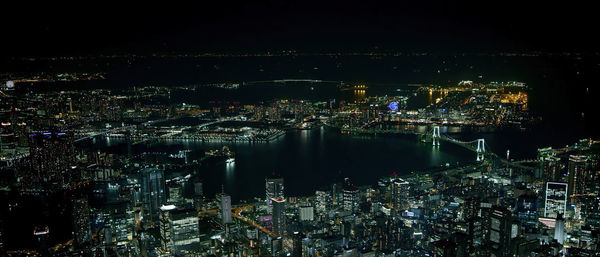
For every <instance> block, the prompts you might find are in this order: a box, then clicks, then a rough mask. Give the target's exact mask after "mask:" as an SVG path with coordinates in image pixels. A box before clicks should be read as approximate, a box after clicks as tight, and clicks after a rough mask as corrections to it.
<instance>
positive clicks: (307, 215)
mask: <svg viewBox="0 0 600 257" xmlns="http://www.w3.org/2000/svg"><path fill="white" fill-rule="evenodd" d="M299 214H300V215H299V216H300V221H310V220H313V219H314V208H313V207H312V206H301V207H300V209H299Z"/></svg>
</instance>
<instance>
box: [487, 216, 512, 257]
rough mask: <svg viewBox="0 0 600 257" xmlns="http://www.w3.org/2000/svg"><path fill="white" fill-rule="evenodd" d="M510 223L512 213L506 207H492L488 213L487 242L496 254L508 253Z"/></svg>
mask: <svg viewBox="0 0 600 257" xmlns="http://www.w3.org/2000/svg"><path fill="white" fill-rule="evenodd" d="M512 225H513V224H512V215H511V212H510V211H509V210H507V209H504V208H501V207H494V208H493V209H492V210H491V212H490V213H489V215H488V221H487V237H486V239H487V244H488V245H489V246H490V248H492V249H493V251H494V252H496V253H497V255H498V256H508V255H509V254H508V253H509V252H510V242H511V235H512V229H513V226H512Z"/></svg>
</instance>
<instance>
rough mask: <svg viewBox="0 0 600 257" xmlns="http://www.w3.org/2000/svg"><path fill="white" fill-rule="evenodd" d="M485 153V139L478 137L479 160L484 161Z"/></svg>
mask: <svg viewBox="0 0 600 257" xmlns="http://www.w3.org/2000/svg"><path fill="white" fill-rule="evenodd" d="M484 154H485V139H483V138H480V139H477V161H478V162H480V161H483V159H484Z"/></svg>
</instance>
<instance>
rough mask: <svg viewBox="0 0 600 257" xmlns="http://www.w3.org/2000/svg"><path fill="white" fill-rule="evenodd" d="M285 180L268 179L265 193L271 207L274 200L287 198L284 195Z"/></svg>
mask: <svg viewBox="0 0 600 257" xmlns="http://www.w3.org/2000/svg"><path fill="white" fill-rule="evenodd" d="M283 191H284V187H283V178H267V179H265V193H266V198H265V199H266V200H267V201H268V202H269V205H272V202H271V199H272V198H276V197H279V198H285V195H284V194H283Z"/></svg>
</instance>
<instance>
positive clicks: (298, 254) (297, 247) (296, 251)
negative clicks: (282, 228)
mask: <svg viewBox="0 0 600 257" xmlns="http://www.w3.org/2000/svg"><path fill="white" fill-rule="evenodd" d="M303 238H304V235H302V233H300V232H297V231H296V232H294V235H293V238H292V257H302V239H303Z"/></svg>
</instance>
